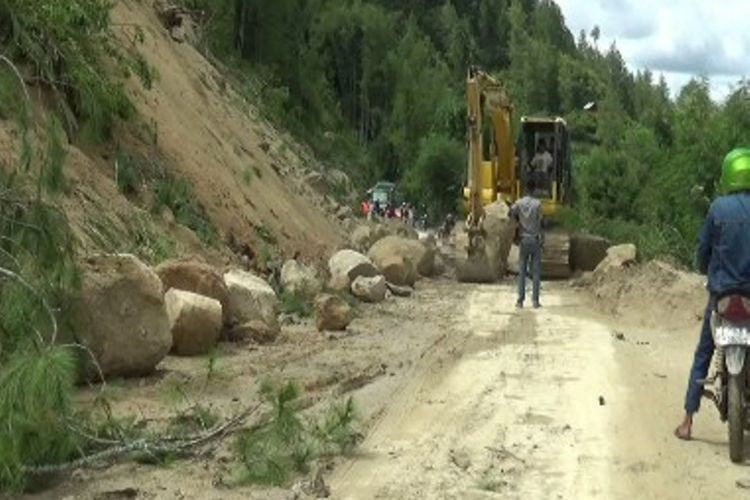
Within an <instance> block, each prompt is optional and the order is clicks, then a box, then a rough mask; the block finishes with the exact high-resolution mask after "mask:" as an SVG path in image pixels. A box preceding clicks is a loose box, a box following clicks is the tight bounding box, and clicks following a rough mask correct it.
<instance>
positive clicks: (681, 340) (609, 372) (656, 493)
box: [330, 285, 750, 500]
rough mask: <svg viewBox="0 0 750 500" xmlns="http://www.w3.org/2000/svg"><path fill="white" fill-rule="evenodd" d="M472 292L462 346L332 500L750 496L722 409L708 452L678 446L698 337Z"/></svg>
mask: <svg viewBox="0 0 750 500" xmlns="http://www.w3.org/2000/svg"><path fill="white" fill-rule="evenodd" d="M467 291H468V293H467V294H465V295H464V298H463V299H462V300H465V304H464V307H463V308H458V310H463V311H465V312H464V313H463V314H462V315H459V316H457V317H456V318H455V320H453V324H452V325H450V328H449V329H450V330H452V334H451V335H450V337H449V338H447V339H446V340H445V341H444V342H442V343H440V344H438V345H437V346H435V347H434V348H433V349H432V350H431V351H429V352H428V354H427V355H426V356H425V357H424V358H423V359H422V361H421V362H420V363H419V364H418V365H416V366H415V367H414V371H413V374H412V375H411V376H410V377H407V378H406V380H408V382H407V383H405V384H404V385H403V386H402V387H401V388H400V389H399V390H398V391H397V392H396V393H395V395H394V396H393V397H392V398H391V399H390V401H389V403H388V404H387V406H386V407H385V409H384V411H383V412H382V415H381V416H380V418H378V419H377V420H376V422H375V424H374V425H373V426H372V428H371V429H370V431H369V433H368V435H367V437H366V440H365V442H364V444H363V445H362V447H361V448H360V451H359V453H358V455H357V456H356V457H354V458H353V459H352V460H350V461H349V462H347V463H345V464H343V465H342V466H340V467H338V468H337V469H336V471H335V472H334V474H333V475H332V477H331V478H330V482H331V489H332V493H333V498H338V499H369V498H383V499H395V498H398V499H409V498H420V499H433V498H462V499H463V498H519V499H525V500H530V499H586V498H602V499H607V498H614V499H619V498H622V499H626V498H627V499H631V498H639V499H671V498H674V499H691V498H696V499H698V498H701V499H705V498H743V497H744V495H747V496H750V492H748V491H744V490H742V489H739V488H738V487H737V485H736V481H737V480H738V479H746V478H748V477H750V470H748V469H747V468H744V467H738V466H734V465H732V464H731V463H730V462H729V460H728V457H727V448H726V431H725V427H724V426H722V425H721V424H720V422H718V419H717V418H716V416H715V413H714V410H713V408H710V407H709V406H708V405H706V406H705V408H704V410H705V411H704V412H703V413H702V414H701V415H700V417H701V418H700V419H699V421H698V424H697V427H696V430H695V433H696V438H697V439H696V441H695V442H692V443H682V442H679V441H677V440H676V439H674V438H673V437H672V436H671V431H672V428H673V427H674V426H675V425H676V423H677V420H678V419H679V417H680V408H681V396H682V393H683V390H684V382H685V376H686V370H687V367H688V366H689V362H690V359H691V352H692V349H693V346H694V342H695V338H696V335H697V332H696V331H695V330H693V331H672V332H669V331H658V330H638V329H631V328H628V327H627V324H628V321H627V318H625V319H618V320H616V321H615V320H612V319H608V318H604V317H596V316H594V314H593V313H592V312H591V308H590V307H588V306H587V304H585V303H584V299H582V297H581V296H580V295H578V294H576V293H574V292H573V291H572V290H571V289H570V288H568V287H567V285H558V286H554V285H552V286H551V287H549V290H548V293H547V294H546V295H545V297H544V302H545V308H544V309H543V310H541V311H530V310H524V311H515V310H513V309H512V307H511V305H512V304H513V300H514V297H513V291H512V287H511V286H510V285H505V286H495V287H476V288H471V289H467ZM364 404H365V405H366V404H367V402H364Z"/></svg>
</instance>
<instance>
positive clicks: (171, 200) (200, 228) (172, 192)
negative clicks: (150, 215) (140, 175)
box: [154, 177, 218, 246]
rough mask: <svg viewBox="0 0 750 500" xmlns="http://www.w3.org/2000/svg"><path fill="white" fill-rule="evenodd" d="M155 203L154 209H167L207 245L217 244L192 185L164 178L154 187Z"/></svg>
mask: <svg viewBox="0 0 750 500" xmlns="http://www.w3.org/2000/svg"><path fill="white" fill-rule="evenodd" d="M154 191H155V193H156V201H155V206H154V209H155V211H157V212H158V211H160V210H161V209H162V208H163V207H167V208H169V209H170V210H171V211H172V213H173V214H174V216H175V219H176V220H177V222H179V223H180V224H182V225H184V226H186V227H188V228H190V229H192V230H193V231H194V232H195V234H197V235H198V237H199V238H200V239H201V241H203V242H204V243H206V244H208V245H212V246H213V245H215V244H216V243H217V242H218V233H217V231H216V228H215V227H214V226H213V223H212V222H211V219H210V218H209V217H208V215H207V214H206V212H205V210H204V208H203V206H202V205H201V204H200V203H198V201H197V200H196V196H195V190H194V189H193V185H192V184H191V183H190V181H188V180H187V179H184V178H171V177H166V178H163V179H160V180H158V181H157V182H156V185H155V186H154Z"/></svg>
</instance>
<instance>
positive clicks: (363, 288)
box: [352, 276, 388, 303]
mask: <svg viewBox="0 0 750 500" xmlns="http://www.w3.org/2000/svg"><path fill="white" fill-rule="evenodd" d="M387 292H388V285H387V283H386V280H385V277H383V276H375V277H373V278H365V277H364V276H360V277H359V278H357V279H355V280H354V283H352V295H354V296H355V297H357V298H358V299H360V300H362V301H364V302H373V303H377V302H383V301H384V300H385V295H386V293H387Z"/></svg>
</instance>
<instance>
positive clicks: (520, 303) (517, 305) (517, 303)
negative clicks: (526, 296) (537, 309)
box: [516, 301, 523, 309]
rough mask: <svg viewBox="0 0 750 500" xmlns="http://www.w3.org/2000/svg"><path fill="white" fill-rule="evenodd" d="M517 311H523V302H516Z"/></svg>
mask: <svg viewBox="0 0 750 500" xmlns="http://www.w3.org/2000/svg"><path fill="white" fill-rule="evenodd" d="M516 309H523V302H521V301H518V302H516Z"/></svg>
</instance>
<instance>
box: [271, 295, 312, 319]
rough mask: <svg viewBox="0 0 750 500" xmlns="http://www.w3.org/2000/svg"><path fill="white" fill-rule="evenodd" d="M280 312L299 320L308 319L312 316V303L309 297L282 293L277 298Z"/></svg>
mask: <svg viewBox="0 0 750 500" xmlns="http://www.w3.org/2000/svg"><path fill="white" fill-rule="evenodd" d="M279 301H280V302H281V312H282V313H284V314H293V315H297V316H299V317H301V318H309V317H310V316H312V315H313V303H312V300H311V299H310V298H309V297H305V296H303V295H301V294H298V293H291V292H282V293H281V295H280V296H279Z"/></svg>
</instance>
